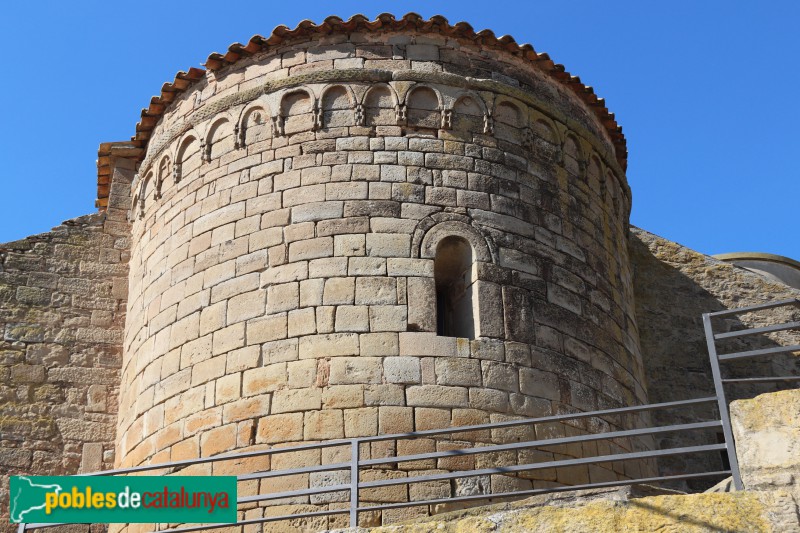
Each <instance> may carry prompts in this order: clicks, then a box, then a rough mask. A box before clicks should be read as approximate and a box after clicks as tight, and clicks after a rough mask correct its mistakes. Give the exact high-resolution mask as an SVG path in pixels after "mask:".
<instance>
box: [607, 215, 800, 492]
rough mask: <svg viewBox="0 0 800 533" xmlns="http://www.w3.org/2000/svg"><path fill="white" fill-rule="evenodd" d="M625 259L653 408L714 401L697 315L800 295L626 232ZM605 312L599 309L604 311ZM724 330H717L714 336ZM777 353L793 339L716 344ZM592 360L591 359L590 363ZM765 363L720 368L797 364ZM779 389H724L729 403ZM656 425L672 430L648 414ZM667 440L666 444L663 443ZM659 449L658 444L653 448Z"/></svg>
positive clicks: (777, 315)
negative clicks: (775, 348)
mask: <svg viewBox="0 0 800 533" xmlns="http://www.w3.org/2000/svg"><path fill="white" fill-rule="evenodd" d="M628 246H629V248H630V252H631V260H632V266H633V268H634V270H635V273H636V275H635V276H634V278H633V279H634V282H635V283H634V290H635V293H636V317H637V320H638V326H639V332H640V337H641V342H642V351H643V353H645V354H647V357H644V358H643V362H644V365H645V371H646V373H647V374H648V375H650V376H653V377H652V378H651V379H649V383H648V393H649V395H650V400H651V401H652V402H667V401H673V400H680V399H685V398H695V397H701V396H706V395H713V394H714V386H713V382H712V380H711V366H710V364H709V359H708V350H707V347H706V340H705V333H704V331H703V324H702V322H701V321H700V319H699V318H700V316H701V315H702V313H708V312H712V311H720V310H722V309H732V308H736V307H744V306H748V305H756V304H761V303H764V302H766V301H769V300H783V299H789V298H800V291H797V290H793V289H791V288H790V287H788V286H785V285H782V284H778V283H773V282H770V281H768V280H766V279H764V278H762V277H761V276H759V275H757V274H755V273H753V272H750V271H748V270H745V269H743V268H739V267H736V266H734V265H731V264H728V263H724V262H722V261H717V260H716V259H713V258H711V257H709V256H706V255H703V254H700V253H698V252H695V251H693V250H690V249H688V248H686V247H684V246H681V245H679V244H677V243H674V242H670V241H668V240H666V239H663V238H661V237H658V236H656V235H653V234H651V233H648V232H646V231H644V230H641V229H638V228H632V230H631V236H630V239H629V241H628ZM603 305H605V304H603ZM798 319H800V314H797V312H794V313H793V312H792V311H791V310H790V309H789V308H783V309H775V310H771V311H767V312H761V313H758V315H757V316H755V315H754V316H747V317H742V320H741V321H740V320H738V319H732V320H729V321H725V322H723V323H722V324H718V325H717V326H716V327H717V328H718V329H717V331H718V332H719V331H724V330H729V329H740V328H741V327H742V326H743V325H749V326H750V327H758V326H763V325H768V324H776V323H782V322H790V321H792V320H798ZM719 328H722V329H719ZM765 340H766V341H768V342H769V343H770V344H774V343H779V344H782V345H791V344H800V334H798V332H796V331H795V332H784V333H780V334H775V335H771V336H770V339H762V338H754V339H753V340H752V341H751V342H750V343H748V342H741V343H738V344H737V345H730V344H727V345H724V344H719V346H720V348H722V349H723V350H737V349H738V350H746V349H748V346H750V347H752V348H756V347H759V346H760V347H763V342H764V341H765ZM593 358H594V359H595V360H597V356H593ZM763 364H764V363H763V362H759V361H756V360H752V362H748V361H744V362H737V363H736V364H735V365H732V364H731V365H727V364H724V363H723V365H724V366H725V372H726V373H727V375H728V376H729V377H755V376H766V375H787V374H791V373H792V371H793V370H792V369H795V368H796V366H795V365H796V363H795V362H794V361H793V360H792V359H791V358H790V357H787V356H776V357H772V358H771V360H770V363H769V364H768V366H766V367H765V366H763ZM776 386H777V387H780V386H781V385H769V384H761V385H757V386H745V387H742V386H726V389H727V391H726V392H727V395H728V399H729V400H736V399H737V398H740V397H752V396H753V395H754V394H759V393H763V392H767V391H769V390H775V387H776ZM706 413H707V411H702V410H697V411H696V412H695V411H690V412H687V413H686V414H685V415H684V416H685V418H684V420H706V419H707V418H705V417H706ZM652 416H653V421H654V422H655V423H658V424H669V423H674V418H672V417H671V415H670V414H669V413H666V412H659V411H656V412H653V413H652ZM665 438H667V437H665ZM656 442H657V443H658V439H657V440H656ZM660 464H661V466H662V468H663V469H664V471H672V470H674V468H686V469H689V470H692V471H700V470H703V469H706V470H711V469H718V468H720V467H721V463H720V462H719V459H718V458H717V457H714V456H711V455H710V454H709V455H706V456H696V457H691V458H687V459H686V460H685V461H684V460H683V459H682V460H681V461H680V462H679V463H673V462H672V461H671V460H669V459H666V458H665V459H663V460H662V461H660ZM687 486H688V488H694V489H698V488H699V489H705V488H708V486H709V485H708V483H705V484H703V483H687Z"/></svg>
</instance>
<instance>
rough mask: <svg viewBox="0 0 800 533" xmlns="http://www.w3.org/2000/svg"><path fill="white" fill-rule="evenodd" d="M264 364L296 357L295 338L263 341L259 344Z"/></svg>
mask: <svg viewBox="0 0 800 533" xmlns="http://www.w3.org/2000/svg"><path fill="white" fill-rule="evenodd" d="M261 356H262V358H263V361H264V364H270V363H279V362H283V361H294V360H295V359H297V357H298V343H297V339H284V340H279V341H270V342H265V343H264V344H262V345H261Z"/></svg>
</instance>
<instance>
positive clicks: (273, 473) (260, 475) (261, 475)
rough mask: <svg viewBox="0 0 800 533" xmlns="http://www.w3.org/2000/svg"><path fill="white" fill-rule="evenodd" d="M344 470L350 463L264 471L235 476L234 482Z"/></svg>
mask: <svg viewBox="0 0 800 533" xmlns="http://www.w3.org/2000/svg"><path fill="white" fill-rule="evenodd" d="M345 468H350V463H333V464H329V465H314V466H304V467H301V468H287V469H285V470H266V471H263V472H254V473H252V474H242V475H239V476H236V480H237V481H247V480H249V479H267V478H271V477H282V476H293V475H295V474H311V473H314V472H330V471H331V470H344V469H345Z"/></svg>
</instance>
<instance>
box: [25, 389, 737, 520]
mask: <svg viewBox="0 0 800 533" xmlns="http://www.w3.org/2000/svg"><path fill="white" fill-rule="evenodd" d="M715 401H717V398H716V397H705V398H694V399H690V400H681V401H673V402H663V403H657V404H647V405H637V406H629V407H620V408H614V409H602V410H597V411H589V412H576V413H564V414H558V415H549V416H544V417H537V418H525V419H517V420H507V421H502V422H494V423H487V424H476V425H470V426H459V427H453V428H443V429H435V430H424V431H417V432H410V433H396V434H391V435H379V436H372V437H359V438H353V439H339V440H334V441H327V442H320V443H307V444H301V445H297V446H290V447H285V448H270V449H265V450H253V451H249V452H242V453H233V454H224V455H218V456H214V457H205V458H197V459H187V460H181V461H171V462H165V463H159V464H153V465H143V466H138V467H130V468H120V469H116V470H107V471H101V472H93V473H90V474H84V475H86V476H100V475H103V476H107V475H118V474H128V473H135V472H142V471H148V470H150V471H152V470H165V469H175V468H179V467H186V466H192V465H195V464H202V463H214V462H220V461H227V460H237V459H242V458H243V457H258V456H264V455H273V454H278V453H292V452H297V451H305V450H313V449H322V448H330V447H335V446H350V447H351V457H350V461H348V462H339V463H332V464H327V465H312V466H305V467H299V468H292V469H283V470H274V471H263V472H250V473H245V474H240V475H238V476H237V481H247V480H252V479H267V478H276V477H282V476H290V475H296V474H305V473H314V472H326V471H335V470H348V469H349V470H350V481H349V482H348V483H340V484H337V485H328V486H320V487H310V488H306V489H297V490H292V491H281V492H275V493H264V494H257V495H253V496H245V497H241V498H238V499H237V505H242V504H251V503H255V502H259V501H268V500H277V499H283V498H291V497H299V496H313V495H319V494H326V493H331V492H343V491H348V492H349V493H350V505H349V508H343V509H330V510H325V511H311V512H307V513H298V514H292V515H280V516H271V517H263V518H254V519H247V520H240V521H238V522H236V524H235V525H246V524H257V523H264V522H272V521H277V520H283V519H297V518H310V517H314V516H327V515H335V514H348V513H349V515H350V523H351V525H352V526H355V525H357V523H358V513H359V512H362V511H365V510H377V509H383V508H386V509H390V508H395V507H401V506H405V507H409V506H417V505H429V504H433V503H434V502H439V501H440V500H416V501H410V502H399V503H393V504H387V505H386V506H383V505H381V506H371V505H368V506H361V505H359V498H358V493H359V490H360V489H364V488H379V487H384V486H391V485H400V484H412V483H423V482H427V481H437V480H447V479H458V478H465V477H472V476H480V475H491V474H513V473H517V472H524V471H536V470H543V469H548V468H564V467H572V466H579V465H589V464H602V463H608V462H614V461H626V460H643V459H650V458H657V457H663V456H671V455H683V454H688V453H703V452H709V451H718V450H722V449H724V448H725V445H724V444H709V445H699V446H689V447H682V448H669V449H665V450H651V451H644V452H624V453H615V454H608V455H598V456H591V457H582V458H574V459H560V460H551V461H543V462H538V463H529V464H522V465H519V464H514V465H508V466H498V467H494V468H482V469H472V470H466V471H455V472H450V473H443V474H433V475H424V476H411V477H405V478H399V479H389V480H375V481H360V480H359V472H360V469H361V467H369V466H373V465H378V464H387V463H402V462H412V461H419V460H425V459H442V458H447V457H457V456H467V455H478V454H489V453H496V452H501V451H511V450H521V449H529V448H546V447H548V446H560V445H566V444H573V443H582V442H592V441H599V440H613V439H619V438H631V437H641V436H648V435H654V434H657V433H668V432H686V431H697V430H703V429H710V428H714V427H719V426H720V425H722V422H721V421H720V420H708V421H703V422H694V423H687V424H676V425H668V426H658V427H647V428H638V429H630V430H618V431H606V432H602V433H589V434H584V435H576V436H571V437H553V438H548V439H538V440H531V441H524V442H514V443H507V444H493V445H486V446H474V447H472V448H464V449H455V450H445V451H440V452H432V453H427V454H410V455H401V456H394V457H386V458H374V459H361V458H360V456H359V450H360V445H361V444H368V443H370V442H376V441H386V440H401V439H412V438H420V437H429V436H431V435H443V434H458V433H463V432H474V431H481V430H494V429H499V428H508V427H514V426H522V425H535V424H541V423H549V422H564V421H569V420H578V419H584V418H599V417H608V416H614V415H619V414H629V413H636V412H645V411H653V410H659V409H671V408H675V407H685V406H692V405H707V404H711V403H713V402H715ZM728 473H730V472H729V471H716V472H705V473H688V474H683V475H679V476H674V475H673V476H657V477H646V478H639V479H627V480H622V481H615V482H598V483H589V484H585V485H579V486H564V487H550V488H547V489H531V490H526V491H518V492H512V493H491V494H478V495H469V496H457V497H454V498H448V499H446V500H442V501H451V502H452V501H472V500H481V499H482V500H491V499H496V498H501V497H512V496H513V497H518V496H522V495H528V494H539V493H544V492H558V491H563V490H578V489H580V488H602V487H610V486H620V485H629V484H633V483H637V482H642V483H644V482H656V481H670V480H677V479H692V478H696V477H710V476H718V475H725V474H728ZM55 525H61V524H27V525H25V524H20V529H19V531H20V532H24V531H25V530H26V529H33V528H44V527H51V526H55ZM231 525H234V524H228V523H226V524H205V525H197V526H187V527H181V528H175V529H170V530H162V531H160V533H165V531H168V532H172V533H189V532H193V531H203V530H209V529H217V528H225V527H230V526H231Z"/></svg>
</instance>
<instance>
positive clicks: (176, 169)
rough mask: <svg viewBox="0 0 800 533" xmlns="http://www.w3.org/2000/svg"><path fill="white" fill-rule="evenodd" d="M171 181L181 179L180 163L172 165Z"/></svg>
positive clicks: (176, 181)
mask: <svg viewBox="0 0 800 533" xmlns="http://www.w3.org/2000/svg"><path fill="white" fill-rule="evenodd" d="M172 181H174V182H175V183H178V182H179V181H181V164H180V163H175V164H174V165H172Z"/></svg>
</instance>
